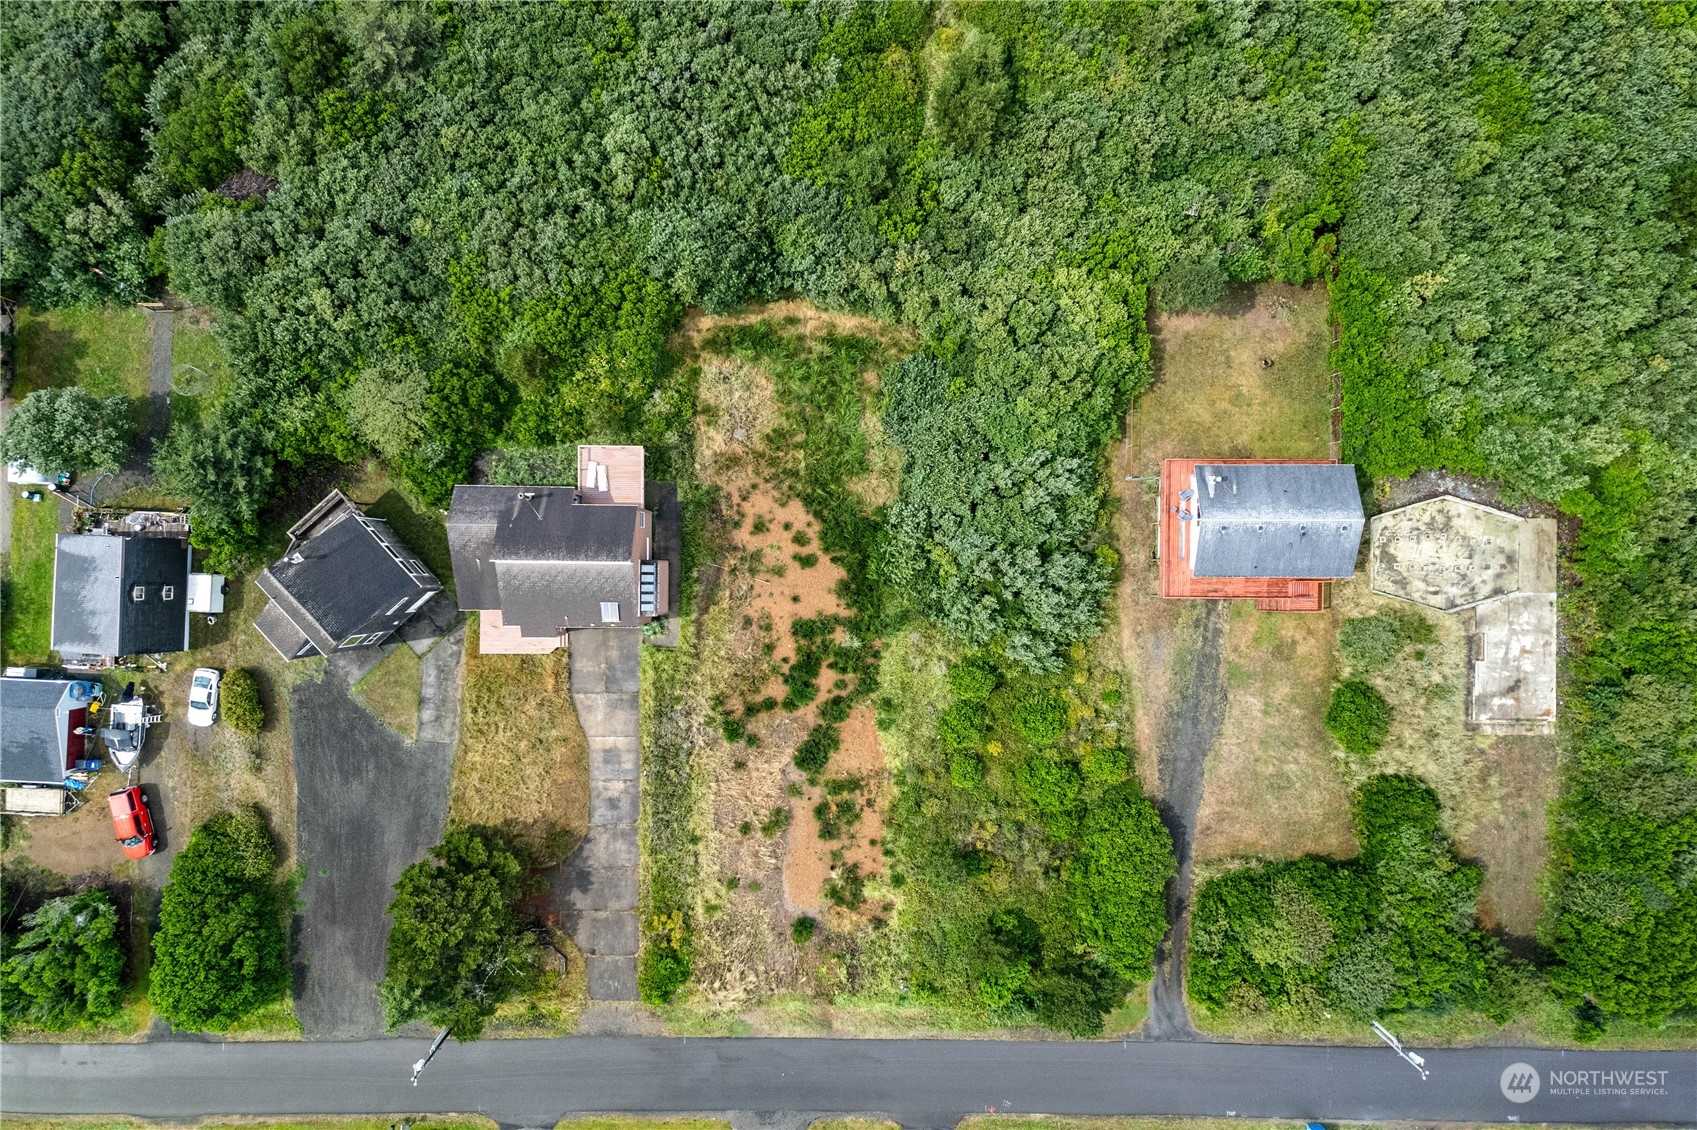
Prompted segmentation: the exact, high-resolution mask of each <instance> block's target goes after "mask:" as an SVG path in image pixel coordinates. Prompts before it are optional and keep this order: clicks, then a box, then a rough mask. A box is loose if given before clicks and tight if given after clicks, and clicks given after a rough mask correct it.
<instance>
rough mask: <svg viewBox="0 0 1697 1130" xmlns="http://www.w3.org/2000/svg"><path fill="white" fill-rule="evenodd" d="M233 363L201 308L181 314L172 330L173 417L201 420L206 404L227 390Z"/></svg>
mask: <svg viewBox="0 0 1697 1130" xmlns="http://www.w3.org/2000/svg"><path fill="white" fill-rule="evenodd" d="M230 381H231V373H230V365H229V362H228V360H227V359H226V358H225V356H224V348H223V346H221V345H219V344H218V341H217V339H216V338H214V337H213V336H212V327H211V322H210V321H209V320H208V319H207V318H206V317H205V316H204V315H203V314H202V313H201V312H200V311H198V310H188V311H184V312H182V313H179V314H178V315H177V317H176V321H175V323H174V325H173V328H172V331H171V416H172V418H173V419H178V418H182V417H189V418H194V419H198V418H199V416H200V414H201V412H202V410H203V408H204V406H206V405H209V404H211V403H212V402H213V400H214V399H216V398H217V397H219V396H221V395H223V394H224V393H225V392H226V391H228V389H229V386H230Z"/></svg>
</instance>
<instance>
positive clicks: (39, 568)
mask: <svg viewBox="0 0 1697 1130" xmlns="http://www.w3.org/2000/svg"><path fill="white" fill-rule="evenodd" d="M6 489H8V490H12V491H14V492H16V489H17V488H15V487H10V486H8V487H7V488H6ZM58 532H59V502H58V500H57V499H55V498H53V497H52V496H51V495H49V496H48V497H47V498H45V499H43V500H42V501H41V502H25V501H24V500H23V499H21V498H18V497H16V493H14V496H13V499H12V551H11V558H10V560H8V561H7V562H6V576H5V582H4V586H3V589H0V618H3V620H4V625H3V627H0V640H3V643H0V650H3V651H4V653H5V660H6V663H7V664H8V665H11V664H32V663H47V662H49V661H50V660H51V658H52V653H51V648H50V646H49V645H50V643H51V638H52V630H53V543H54V536H55V535H56V534H57V533H58Z"/></svg>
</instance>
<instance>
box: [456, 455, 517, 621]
mask: <svg viewBox="0 0 1697 1130" xmlns="http://www.w3.org/2000/svg"><path fill="white" fill-rule="evenodd" d="M518 489H519V488H518V487H492V486H466V485H462V486H457V487H455V488H454V500H453V502H452V503H451V504H450V505H449V507H448V553H449V556H451V557H452V558H453V562H454V595H455V597H456V598H457V599H458V600H459V605H460V608H461V609H463V610H470V609H484V608H500V607H501V591H500V589H499V588H498V587H497V585H496V582H495V566H494V563H493V562H492V561H491V560H490V557H491V555H492V554H493V553H494V551H495V528H496V526H497V525H499V523H500V518H501V514H502V513H503V512H504V511H505V510H506V509H508V508H510V507H511V506H512V503H513V499H514V496H515V495H516V494H517V493H518Z"/></svg>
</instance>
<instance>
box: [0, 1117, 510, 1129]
mask: <svg viewBox="0 0 1697 1130" xmlns="http://www.w3.org/2000/svg"><path fill="white" fill-rule="evenodd" d="M395 1123H407V1125H411V1127H412V1130H496V1125H497V1123H496V1122H494V1120H490V1118H484V1116H482V1115H384V1116H380V1118H370V1116H348V1118H334V1116H324V1118H290V1120H288V1122H275V1120H266V1118H207V1120H204V1122H154V1120H151V1118H129V1116H124V1115H107V1116H104V1118H78V1116H71V1118H17V1116H12V1115H8V1116H7V1120H5V1125H7V1127H8V1130H137V1128H143V1127H144V1128H146V1130H390V1127H394V1125H395Z"/></svg>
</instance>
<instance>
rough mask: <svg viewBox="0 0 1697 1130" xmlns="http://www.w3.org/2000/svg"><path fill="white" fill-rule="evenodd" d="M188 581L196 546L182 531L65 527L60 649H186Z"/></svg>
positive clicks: (56, 601) (57, 588)
mask: <svg viewBox="0 0 1697 1130" xmlns="http://www.w3.org/2000/svg"><path fill="white" fill-rule="evenodd" d="M188 584H189V550H188V548H187V547H185V546H184V545H183V544H182V542H180V541H178V540H177V539H175V538H159V537H119V536H115V535H109V534H60V535H59V539H58V545H57V549H56V551H55V553H54V561H53V634H52V646H53V649H54V650H55V651H57V652H59V653H60V654H61V655H64V656H67V657H69V656H73V655H81V656H119V655H138V654H141V653H143V652H172V651H183V650H186V649H187V647H188V599H189V593H188ZM138 586H139V587H140V588H141V590H142V599H141V600H139V601H138V600H135V599H134V590H135V589H136V588H137V587H138ZM166 586H170V588H171V590H172V592H171V596H172V599H170V600H166V599H164V590H165V588H166Z"/></svg>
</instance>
